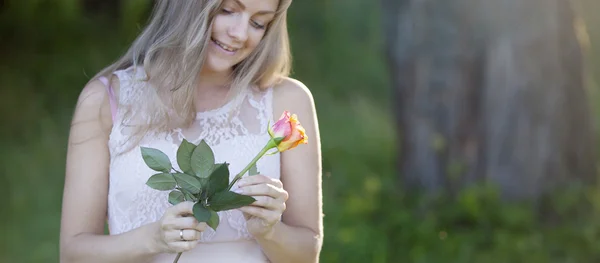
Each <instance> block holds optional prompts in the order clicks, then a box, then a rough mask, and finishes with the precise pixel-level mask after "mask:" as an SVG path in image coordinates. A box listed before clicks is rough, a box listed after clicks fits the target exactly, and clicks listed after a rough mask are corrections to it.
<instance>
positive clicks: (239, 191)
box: [233, 188, 244, 194]
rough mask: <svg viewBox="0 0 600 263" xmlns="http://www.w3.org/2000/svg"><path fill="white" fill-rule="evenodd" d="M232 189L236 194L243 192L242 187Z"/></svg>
mask: <svg viewBox="0 0 600 263" xmlns="http://www.w3.org/2000/svg"><path fill="white" fill-rule="evenodd" d="M233 191H234V192H235V193H237V194H241V193H243V192H244V189H242V188H238V189H235V190H233Z"/></svg>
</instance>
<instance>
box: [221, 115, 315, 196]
mask: <svg viewBox="0 0 600 263" xmlns="http://www.w3.org/2000/svg"><path fill="white" fill-rule="evenodd" d="M268 132H269V135H270V136H271V139H270V140H269V141H268V142H267V145H265V147H264V148H263V149H262V150H261V151H260V152H259V153H258V154H257V155H256V156H255V157H254V159H252V161H251V162H250V163H249V164H248V165H247V166H246V167H245V168H244V169H243V170H242V171H241V172H240V173H239V174H237V175H236V176H235V178H233V180H232V181H231V183H230V184H229V188H228V189H231V187H233V185H234V184H235V183H236V182H237V181H239V180H240V179H241V178H242V176H243V175H244V174H245V173H246V172H247V171H248V170H250V168H252V167H253V166H254V165H255V164H256V162H257V161H258V160H259V159H260V158H262V157H263V156H264V155H265V154H267V152H268V151H269V150H271V149H276V151H275V152H273V153H269V155H271V154H275V153H277V152H284V151H287V150H291V149H293V148H295V147H296V146H298V145H300V144H307V143H308V137H307V136H306V131H305V130H304V127H302V125H301V124H300V121H298V117H297V116H296V114H292V115H291V116H290V112H288V111H284V112H283V114H281V117H279V120H278V121H277V122H275V124H273V125H272V126H271V127H269V128H268Z"/></svg>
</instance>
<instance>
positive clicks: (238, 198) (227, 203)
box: [209, 191, 256, 211]
mask: <svg viewBox="0 0 600 263" xmlns="http://www.w3.org/2000/svg"><path fill="white" fill-rule="evenodd" d="M255 201H256V199H254V197H252V196H247V195H241V194H238V193H235V192H231V191H222V192H218V193H216V194H214V195H213V196H212V198H210V199H209V204H210V209H212V210H215V211H225V210H231V209H236V208H240V207H242V206H247V205H249V204H252V203H254V202H255Z"/></svg>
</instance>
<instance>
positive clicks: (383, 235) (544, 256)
mask: <svg viewBox="0 0 600 263" xmlns="http://www.w3.org/2000/svg"><path fill="white" fill-rule="evenodd" d="M593 1H597V0H582V1H580V2H581V8H580V9H579V10H581V11H582V12H581V13H580V14H581V15H583V18H584V21H586V26H587V28H586V30H587V32H588V34H589V39H590V43H591V45H590V46H589V49H587V51H586V52H587V53H586V54H587V56H586V58H588V61H589V63H588V64H589V67H588V70H589V72H588V73H590V74H589V81H588V85H589V87H590V89H592V90H593V91H596V90H597V88H598V87H597V84H596V83H597V80H599V79H600V49H597V50H594V49H593V47H594V44H595V43H600V19H598V18H597V17H594V16H597V9H596V10H594V9H592V8H590V7H592V6H596V7H598V5H597V4H595V3H594V2H593ZM86 2H88V6H82V5H81V4H80V1H78V0H53V1H51V0H22V1H12V2H9V4H7V3H4V2H2V3H3V4H2V7H1V13H0V123H1V125H2V127H3V128H2V129H0V160H1V164H0V169H1V170H0V171H1V174H0V185H2V187H3V188H2V191H0V198H1V200H5V201H4V202H3V205H2V206H1V207H0V209H1V210H0V212H1V213H2V217H0V220H1V224H0V225H1V226H2V227H3V228H4V229H1V231H0V233H1V234H0V239H1V240H0V262H24V263H25V262H27V263H29V262H31V263H33V262H58V233H59V221H60V209H61V207H60V205H61V198H62V187H63V179H64V165H65V151H66V139H67V135H68V128H69V122H70V118H71V114H72V110H73V106H74V105H75V102H76V99H77V96H78V94H79V92H80V90H81V88H82V87H83V85H84V84H85V83H86V82H87V81H88V80H89V78H90V77H91V76H93V75H94V74H95V73H96V72H97V71H98V70H100V69H101V68H103V67H104V66H106V65H107V64H109V63H111V62H112V61H113V60H115V59H116V58H117V57H118V56H119V55H120V54H122V52H124V51H125V50H126V48H127V46H128V45H129V44H130V42H131V41H132V40H133V39H134V37H135V35H136V33H137V32H139V29H140V28H141V27H142V26H143V24H144V22H145V18H146V16H147V12H148V7H149V6H150V4H149V1H144V0H128V1H121V3H120V5H121V6H119V8H114V6H112V7H111V6H110V4H109V2H116V3H118V1H86ZM593 3H594V4H593ZM289 15H290V17H289V23H288V24H289V27H290V34H291V40H292V48H293V54H294V73H293V77H295V78H297V79H299V80H301V81H302V82H304V83H305V84H306V85H307V86H308V87H309V88H310V89H311V90H312V92H313V95H314V97H315V100H316V104H317V110H318V114H319V120H320V127H321V133H322V146H323V158H324V160H323V163H324V174H323V180H324V182H323V184H324V185H323V187H324V202H325V204H324V209H325V218H324V219H325V242H324V246H323V252H322V255H321V260H322V262H423V263H431V262H456V263H458V262H600V242H598V241H600V190H596V189H591V190H589V191H585V192H577V193H567V194H565V195H560V196H556V198H553V199H552V200H551V201H550V202H551V203H550V205H551V207H552V208H553V209H555V210H557V211H558V214H560V215H561V219H563V220H559V221H560V223H556V222H555V221H553V220H545V219H544V218H540V216H539V215H538V214H534V213H533V212H532V210H533V209H531V207H529V206H528V205H527V204H505V203H503V202H500V201H499V200H498V198H497V194H496V192H495V191H494V189H493V188H491V187H484V186H478V187H472V188H469V189H465V190H464V192H463V193H462V194H460V195H459V196H458V197H456V198H439V199H435V200H429V199H425V198H420V197H417V196H410V195H406V194H405V193H403V192H402V191H401V190H399V188H398V185H399V184H398V175H397V173H396V171H395V158H396V157H395V155H396V137H397V133H398V132H399V131H397V130H396V125H395V124H394V118H393V113H392V111H391V105H392V103H393V101H391V99H390V98H391V97H390V94H391V87H390V80H389V73H388V69H387V67H386V63H385V57H384V56H385V53H384V38H383V28H382V23H381V6H380V3H379V2H378V1H369V0H328V1H321V0H302V1H294V3H293V5H292V8H291V11H290V13H289ZM599 45H600V44H599ZM596 46H598V45H596ZM594 65H597V66H595V67H594ZM594 76H595V77H596V78H594ZM592 94H594V96H595V97H593V99H594V100H600V97H598V96H597V95H595V94H597V93H596V92H593V93H592ZM594 114H595V118H596V119H598V118H600V111H598V110H596V111H595V112H594ZM599 135H600V134H599ZM582 200H583V201H582ZM582 202H583V203H587V204H588V206H586V208H585V209H582V208H580V206H579V204H580V203H582ZM424 203H428V204H429V206H427V207H428V208H427V209H422V208H423V207H424V206H423V204H424Z"/></svg>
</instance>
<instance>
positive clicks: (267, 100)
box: [108, 68, 280, 263]
mask: <svg viewBox="0 0 600 263" xmlns="http://www.w3.org/2000/svg"><path fill="white" fill-rule="evenodd" d="M114 74H115V75H117V76H118V77H119V81H120V93H119V102H120V103H121V104H124V105H128V104H131V103H137V101H138V98H140V97H141V96H144V90H145V89H144V88H143V85H144V83H143V81H140V79H143V78H144V73H143V71H142V70H135V71H134V70H133V69H132V68H130V69H127V70H120V71H116V72H115V73H114ZM236 105H239V106H240V108H239V109H240V110H239V111H235V112H236V113H229V109H231V107H234V106H236ZM272 116H273V114H272V91H271V90H270V89H268V90H266V91H261V92H258V91H254V90H248V91H246V92H245V94H244V95H243V96H242V97H241V99H239V100H232V101H231V102H229V103H228V104H226V105H225V106H223V107H221V108H218V109H215V110H212V111H208V112H201V113H199V114H198V117H197V119H196V121H195V123H194V125H193V126H192V128H190V129H187V130H174V131H172V132H169V133H163V134H154V135H152V136H150V137H148V138H146V139H145V140H143V141H142V142H141V143H140V145H139V146H145V147H152V148H156V149H159V150H161V151H163V152H164V153H166V154H167V155H168V156H169V158H170V160H171V163H172V164H173V166H174V167H175V168H176V169H178V170H181V169H179V167H178V165H177V161H176V160H177V159H176V151H177V148H178V146H179V144H180V143H181V140H182V139H183V138H185V139H186V140H188V141H190V142H193V143H195V144H197V143H198V142H200V140H202V139H204V140H205V141H206V142H207V143H208V144H209V145H210V147H211V148H212V149H213V151H214V154H215V161H216V162H217V163H219V162H225V161H227V162H228V163H230V166H229V168H230V174H231V178H230V180H231V179H232V178H233V176H234V175H235V174H236V173H237V172H238V171H241V170H242V169H243V168H244V167H245V165H247V164H248V163H249V162H250V161H251V160H252V158H253V157H254V156H255V155H256V154H257V153H258V152H259V151H260V150H261V149H262V147H263V146H264V145H265V143H266V142H267V141H268V139H269V135H268V133H267V125H268V123H269V121H270V122H271V123H273V119H272ZM122 118H123V114H122V112H120V111H118V110H117V112H116V116H115V120H114V125H113V129H112V132H111V134H110V140H109V149H110V156H111V161H110V184H109V193H108V223H109V230H110V234H111V235H117V234H121V233H124V232H127V231H130V230H132V229H135V228H137V227H140V226H142V225H144V224H148V223H151V222H155V221H157V220H159V219H160V218H161V217H162V215H163V213H164V211H165V210H166V209H167V208H168V207H170V206H171V204H170V203H169V202H168V194H169V192H168V191H158V190H154V189H152V188H150V187H148V186H147V185H146V184H145V183H146V181H147V180H148V178H149V177H150V176H151V175H153V174H155V173H156V172H155V171H153V170H151V169H150V168H148V167H147V165H146V164H145V163H144V162H143V159H142V155H141V152H140V147H139V146H136V147H133V148H132V149H131V150H129V151H126V149H128V148H127V142H128V141H129V138H128V136H127V129H128V128H127V127H126V126H124V125H122V124H121V120H122ZM257 168H258V170H259V171H260V172H261V174H264V175H268V176H271V177H274V178H279V176H280V156H279V154H275V155H271V156H265V157H263V158H262V159H261V160H260V161H259V162H258V163H257ZM235 188H236V187H235V186H234V189H235ZM219 216H220V223H219V227H218V228H217V231H216V232H215V231H213V230H212V229H211V228H207V230H206V231H205V232H203V233H202V237H201V241H200V242H201V243H200V244H198V245H197V246H196V248H195V249H194V250H191V251H187V252H185V253H183V254H182V256H181V258H180V259H179V262H181V263H186V262H225V263H228V262H247V263H252V262H268V260H267V259H266V257H265V256H264V254H263V253H262V250H261V248H260V246H259V245H258V243H257V242H256V241H255V240H254V239H253V237H252V236H251V235H250V234H249V233H248V231H247V230H246V221H245V219H244V216H243V214H242V212H241V211H239V210H237V209H236V210H229V211H224V212H219ZM175 256H176V254H163V255H159V256H158V257H156V258H155V259H154V260H153V261H152V262H169V263H170V262H173V259H174V258H175Z"/></svg>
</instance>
